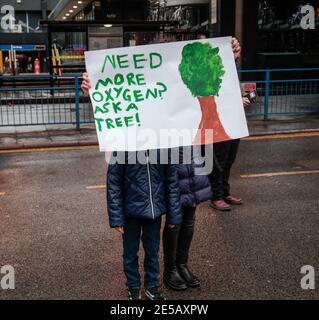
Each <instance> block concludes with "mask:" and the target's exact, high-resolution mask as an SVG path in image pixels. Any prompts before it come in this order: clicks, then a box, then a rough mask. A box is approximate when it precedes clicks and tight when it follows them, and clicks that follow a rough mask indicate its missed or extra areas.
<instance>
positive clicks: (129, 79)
mask: <svg viewBox="0 0 319 320" xmlns="http://www.w3.org/2000/svg"><path fill="white" fill-rule="evenodd" d="M134 78H135V75H134V73H132V72H131V73H128V74H127V76H126V80H127V84H128V85H129V86H131V85H136V82H135V81H134Z"/></svg>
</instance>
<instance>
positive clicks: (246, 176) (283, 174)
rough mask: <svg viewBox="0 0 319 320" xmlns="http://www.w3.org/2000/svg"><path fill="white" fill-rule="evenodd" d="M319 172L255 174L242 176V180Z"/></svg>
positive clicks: (316, 171) (316, 172)
mask: <svg viewBox="0 0 319 320" xmlns="http://www.w3.org/2000/svg"><path fill="white" fill-rule="evenodd" d="M318 173H319V170H304V171H286V172H269V173H256V174H242V175H240V177H241V178H243V179H248V178H262V177H277V176H295V175H302V174H318Z"/></svg>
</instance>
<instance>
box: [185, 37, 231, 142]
mask: <svg viewBox="0 0 319 320" xmlns="http://www.w3.org/2000/svg"><path fill="white" fill-rule="evenodd" d="M179 72H180V75H181V77H182V80H183V82H184V84H185V85H186V87H187V88H188V89H189V90H190V91H191V93H192V95H193V96H194V97H197V99H198V100H199V104H200V107H201V111H202V119H201V122H200V124H199V128H198V134H197V136H196V138H195V144H204V143H212V142H219V141H225V140H230V137H229V136H228V135H227V133H226V132H225V129H224V127H223V125H222V123H221V121H220V118H219V115H218V112H217V105H216V101H215V97H216V96H218V95H219V91H220V88H221V85H222V82H223V76H224V74H225V69H224V65H223V61H222V58H221V56H220V55H219V48H213V47H212V46H211V44H210V43H208V42H206V43H202V42H193V43H190V44H187V45H186V46H184V48H183V51H182V61H181V63H180V65H179ZM205 129H206V130H207V129H212V130H213V136H210V137H207V135H205Z"/></svg>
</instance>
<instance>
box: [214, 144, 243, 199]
mask: <svg viewBox="0 0 319 320" xmlns="http://www.w3.org/2000/svg"><path fill="white" fill-rule="evenodd" d="M239 142H240V140H239V139H235V140H230V141H224V142H218V143H214V166H213V171H212V173H211V174H210V175H209V179H210V183H211V186H212V190H213V200H221V199H224V198H226V197H227V196H229V192H230V185H229V176H230V170H231V167H232V165H233V164H234V162H235V160H236V156H237V152H238V147H239Z"/></svg>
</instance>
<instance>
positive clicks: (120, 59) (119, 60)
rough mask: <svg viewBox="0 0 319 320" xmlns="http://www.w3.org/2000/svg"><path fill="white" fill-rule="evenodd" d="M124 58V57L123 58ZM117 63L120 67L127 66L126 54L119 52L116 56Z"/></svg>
mask: <svg viewBox="0 0 319 320" xmlns="http://www.w3.org/2000/svg"><path fill="white" fill-rule="evenodd" d="M125 58H126V59H125ZM117 64H118V65H119V67H120V68H121V69H124V68H128V67H129V63H128V59H127V54H120V55H118V56H117Z"/></svg>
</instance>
